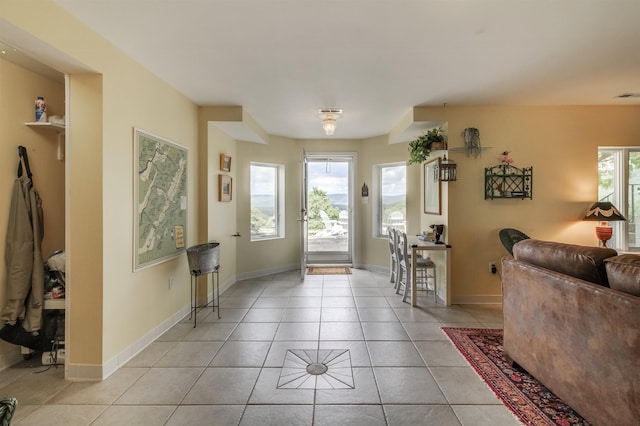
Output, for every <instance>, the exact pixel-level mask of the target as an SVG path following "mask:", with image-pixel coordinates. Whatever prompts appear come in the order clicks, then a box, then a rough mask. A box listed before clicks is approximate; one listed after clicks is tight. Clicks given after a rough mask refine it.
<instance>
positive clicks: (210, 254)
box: [187, 243, 220, 276]
mask: <svg viewBox="0 0 640 426" xmlns="http://www.w3.org/2000/svg"><path fill="white" fill-rule="evenodd" d="M187 260H188V261H189V271H190V273H191V275H195V276H199V275H204V274H210V273H212V272H214V271H216V270H217V269H218V268H219V267H220V243H205V244H200V245H197V246H192V247H189V248H188V249H187Z"/></svg>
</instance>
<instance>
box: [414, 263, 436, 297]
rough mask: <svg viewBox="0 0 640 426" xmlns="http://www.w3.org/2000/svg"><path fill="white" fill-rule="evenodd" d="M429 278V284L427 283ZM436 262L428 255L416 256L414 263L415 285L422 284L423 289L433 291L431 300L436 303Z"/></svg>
mask: <svg viewBox="0 0 640 426" xmlns="http://www.w3.org/2000/svg"><path fill="white" fill-rule="evenodd" d="M429 280H431V285H429ZM436 283H437V281H436V264H435V262H434V261H433V260H431V258H430V257H428V256H427V257H426V258H418V263H417V265H416V286H417V285H418V284H420V285H422V289H423V290H425V291H433V301H434V302H435V303H438V291H437V286H436Z"/></svg>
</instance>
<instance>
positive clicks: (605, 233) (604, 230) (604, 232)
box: [596, 222, 613, 247]
mask: <svg viewBox="0 0 640 426" xmlns="http://www.w3.org/2000/svg"><path fill="white" fill-rule="evenodd" d="M612 235H613V228H612V227H610V226H607V225H606V222H605V225H602V224H600V225H598V226H596V237H598V239H599V240H600V244H601V247H606V246H607V241H609V240H610V239H611V236H612Z"/></svg>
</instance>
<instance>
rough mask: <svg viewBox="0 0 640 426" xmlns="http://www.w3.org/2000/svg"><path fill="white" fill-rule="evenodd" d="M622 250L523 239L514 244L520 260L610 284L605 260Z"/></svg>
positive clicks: (593, 281) (516, 255)
mask: <svg viewBox="0 0 640 426" xmlns="http://www.w3.org/2000/svg"><path fill="white" fill-rule="evenodd" d="M617 254H618V253H617V252H616V251H615V250H613V249H609V248H604V247H588V246H579V245H574V244H566V243H557V242H552V241H540V240H535V239H529V240H522V241H519V242H517V243H516V244H514V246H513V257H514V259H516V260H519V261H522V262H526V263H530V264H532V265H536V266H540V267H542V268H546V269H551V270H552V271H555V272H560V273H562V274H565V275H570V276H572V277H576V278H580V279H582V280H585V281H589V282H592V283H595V284H600V285H603V286H606V287H609V281H608V280H607V272H606V269H605V266H604V260H605V259H607V258H609V257H613V256H616V255H617Z"/></svg>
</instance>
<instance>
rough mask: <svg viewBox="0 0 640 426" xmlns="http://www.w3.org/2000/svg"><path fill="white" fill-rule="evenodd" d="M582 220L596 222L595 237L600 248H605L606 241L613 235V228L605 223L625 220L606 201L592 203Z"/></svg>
mask: <svg viewBox="0 0 640 426" xmlns="http://www.w3.org/2000/svg"><path fill="white" fill-rule="evenodd" d="M582 220H594V221H598V222H599V223H598V225H596V237H598V240H600V244H601V247H606V246H607V241H609V239H610V238H611V236H612V235H613V228H611V226H609V224H608V223H607V222H609V221H614V220H627V219H625V217H624V216H622V214H621V213H620V212H619V211H618V209H617V208H616V207H615V206H614V205H613V204H611V203H610V202H608V201H597V202H595V203H593V205H592V206H591V208H590V209H589V210H588V211H587V214H586V215H585V216H584V219H582Z"/></svg>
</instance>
